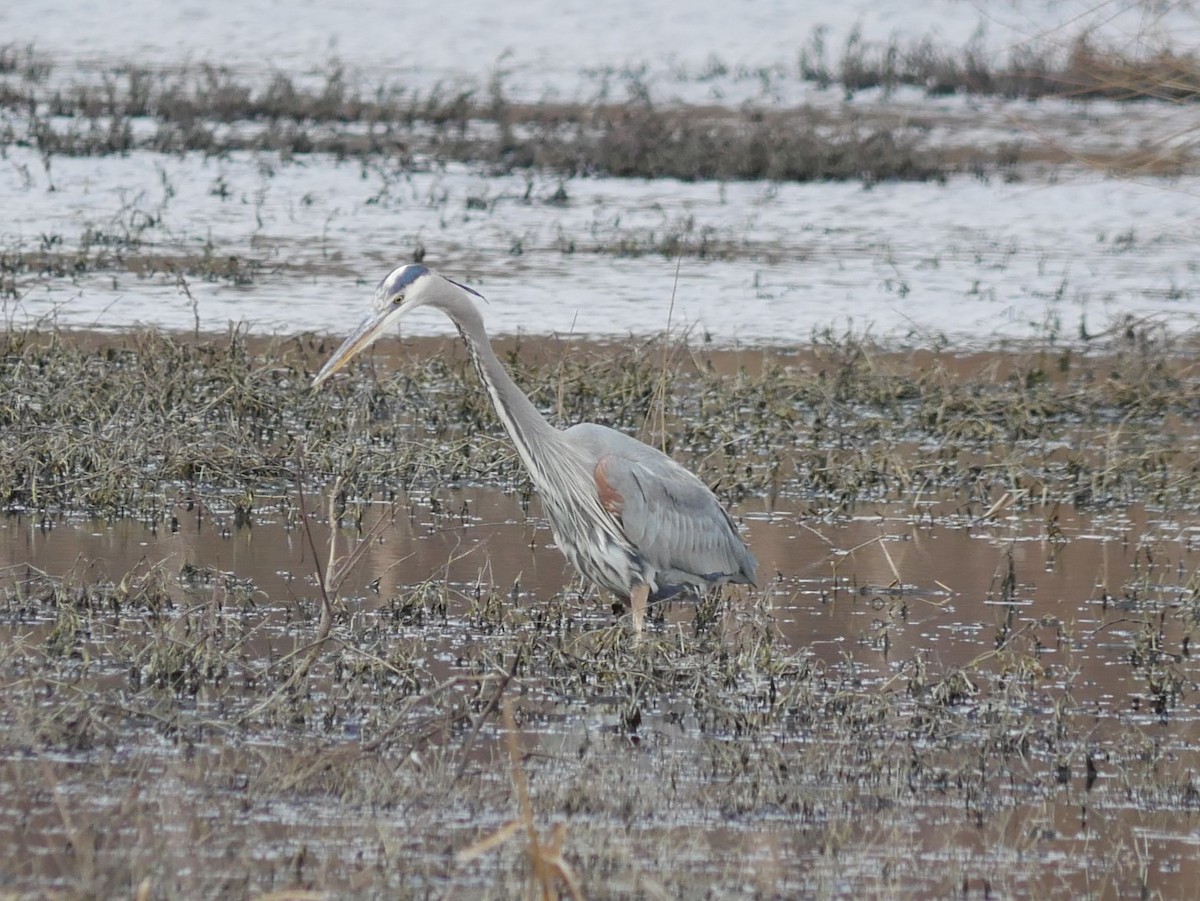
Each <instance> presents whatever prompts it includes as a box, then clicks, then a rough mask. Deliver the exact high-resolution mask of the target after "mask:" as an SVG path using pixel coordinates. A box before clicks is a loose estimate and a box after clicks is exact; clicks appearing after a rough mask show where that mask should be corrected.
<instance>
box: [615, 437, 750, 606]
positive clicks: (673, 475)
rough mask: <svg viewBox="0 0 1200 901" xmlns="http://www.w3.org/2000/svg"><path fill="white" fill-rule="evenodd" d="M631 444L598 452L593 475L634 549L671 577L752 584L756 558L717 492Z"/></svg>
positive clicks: (658, 455)
mask: <svg viewBox="0 0 1200 901" xmlns="http://www.w3.org/2000/svg"><path fill="white" fill-rule="evenodd" d="M618 434H619V433H618ZM623 437H627V436H623ZM628 440H629V441H633V439H628ZM622 443H623V442H622ZM635 444H636V447H631V446H624V447H621V446H618V447H616V448H615V449H613V450H611V451H610V452H608V453H605V454H604V455H603V456H601V457H600V459H599V461H598V462H597V464H596V469H595V476H596V486H597V490H598V491H599V494H600V499H601V502H602V503H603V504H604V505H605V508H606V509H607V510H608V511H609V512H610V513H612V514H613V515H614V516H616V517H617V518H618V520H619V521H620V523H621V527H622V529H623V530H624V531H625V535H626V536H627V537H628V538H629V540H630V542H631V543H632V544H633V545H634V547H636V548H637V550H638V552H639V553H640V554H641V555H642V556H643V557H644V558H645V559H646V560H647V562H649V563H650V564H651V565H653V566H654V567H656V568H657V569H659V570H660V571H663V572H666V573H668V574H671V575H672V576H673V577H674V578H681V577H686V576H692V577H694V578H695V579H696V580H702V581H735V582H749V583H753V582H754V580H755V569H756V564H755V561H754V557H753V556H752V555H751V554H750V552H749V551H748V550H747V549H746V545H745V542H743V541H742V538H741V536H740V535H738V531H737V526H735V525H734V523H733V520H732V519H730V518H729V514H728V513H726V512H725V510H724V508H722V507H721V504H720V502H719V501H718V500H717V498H716V496H715V495H714V494H713V493H712V492H711V491H710V490H709V489H708V487H707V486H706V485H705V484H704V483H703V482H701V481H700V480H699V479H698V478H696V476H694V475H693V474H692V473H690V472H688V470H686V469H684V468H683V467H682V466H680V465H679V464H678V463H676V462H675V461H674V460H672V459H671V458H670V457H668V456H666V455H665V454H662V453H659V452H658V451H655V450H654V449H653V448H650V447H647V446H646V445H643V444H641V443H640V442H635Z"/></svg>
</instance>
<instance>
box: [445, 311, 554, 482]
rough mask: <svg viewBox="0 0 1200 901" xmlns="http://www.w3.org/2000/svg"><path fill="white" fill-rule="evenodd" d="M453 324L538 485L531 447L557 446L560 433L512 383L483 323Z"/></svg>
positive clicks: (506, 428)
mask: <svg viewBox="0 0 1200 901" xmlns="http://www.w3.org/2000/svg"><path fill="white" fill-rule="evenodd" d="M455 325H457V326H458V333H459V334H460V335H462V339H463V343H464V344H466V346H467V352H468V354H469V355H470V357H471V362H472V363H473V364H474V365H475V371H476V372H477V373H478V374H479V380H480V381H481V382H483V386H484V388H485V389H486V390H487V393H488V397H490V398H491V399H492V406H493V407H494V408H495V409H496V415H497V416H498V417H499V418H500V422H501V423H503V425H504V429H505V431H507V432H508V435H509V437H510V438H511V439H512V442H513V444H514V445H515V446H516V448H517V453H518V454H520V456H521V460H522V461H523V462H524V464H525V468H526V469H528V470H529V473H530V475H532V476H533V477H534V481H535V482H539V481H540V479H539V478H538V477H539V476H540V469H539V466H538V463H537V458H536V457H535V456H534V455H533V454H532V453H531V452H530V451H531V448H533V447H535V446H542V447H545V446H547V445H553V444H557V443H558V442H559V441H560V440H561V436H562V433H561V432H559V430H558V429H556V428H555V427H554V426H552V425H551V424H550V423H549V422H547V420H546V417H545V416H543V415H542V413H541V411H540V410H538V408H537V407H535V406H534V405H533V402H532V401H531V400H530V399H529V398H528V397H526V396H525V392H524V391H522V390H521V389H520V388H519V387H517V383H516V382H514V381H513V380H512V376H510V375H509V374H508V370H507V369H505V368H504V364H503V363H501V362H500V358H499V357H497V356H496V351H495V350H493V349H492V345H491V342H490V341H489V340H488V336H487V333H486V332H485V331H484V329H483V324H482V323H477V324H476V323H469V322H458V321H456V322H455ZM472 326H473V327H472Z"/></svg>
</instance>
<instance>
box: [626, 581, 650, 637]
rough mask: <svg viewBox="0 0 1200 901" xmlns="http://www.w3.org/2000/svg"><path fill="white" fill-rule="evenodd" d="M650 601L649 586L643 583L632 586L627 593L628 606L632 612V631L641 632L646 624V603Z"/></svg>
mask: <svg viewBox="0 0 1200 901" xmlns="http://www.w3.org/2000/svg"><path fill="white" fill-rule="evenodd" d="M649 600H650V586H649V585H647V584H646V583H645V582H643V583H642V584H640V585H635V586H633V590H632V591H631V592H629V606H630V608H631V609H632V612H633V631H635V632H641V631H642V627H643V626H644V625H645V623H646V603H647V602H648V601H649Z"/></svg>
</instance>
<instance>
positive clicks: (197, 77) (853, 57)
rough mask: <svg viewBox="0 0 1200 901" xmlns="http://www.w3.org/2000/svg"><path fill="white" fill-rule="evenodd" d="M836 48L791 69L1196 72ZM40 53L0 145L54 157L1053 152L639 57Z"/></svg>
mask: <svg viewBox="0 0 1200 901" xmlns="http://www.w3.org/2000/svg"><path fill="white" fill-rule="evenodd" d="M830 56H831V54H830V53H829V51H828V48H827V47H826V45H825V42H824V39H823V37H822V35H821V33H820V32H818V33H817V34H815V35H814V36H813V38H811V39H810V41H809V42H808V44H807V45H806V46H805V47H804V48H803V49H802V50H801V51H800V53H799V61H798V64H797V73H796V74H797V75H798V76H799V77H800V78H802V79H804V80H807V81H812V82H816V83H817V84H818V85H821V86H826V87H829V86H839V87H841V88H842V89H843V90H844V91H845V93H846V94H847V96H852V95H854V94H856V93H861V92H863V91H864V90H867V89H881V90H882V91H883V92H884V94H885V97H886V96H887V95H890V94H891V92H893V91H895V90H897V89H898V88H901V87H906V86H909V87H913V86H915V87H917V88H920V89H921V90H923V91H925V92H926V93H927V94H928V95H933V96H937V95H941V94H946V93H964V94H970V95H979V94H983V95H999V96H1003V97H1009V98H1025V99H1037V98H1042V97H1051V96H1054V97H1069V98H1071V99H1075V100H1089V99H1106V100H1118V101H1127V100H1145V99H1154V100H1164V101H1169V102H1173V103H1188V102H1191V101H1192V100H1194V99H1195V97H1196V96H1197V85H1198V84H1200V80H1198V79H1197V76H1196V72H1197V65H1196V61H1195V59H1194V58H1192V57H1189V56H1182V55H1174V54H1172V53H1170V52H1167V51H1163V52H1161V53H1159V54H1157V55H1153V56H1147V55H1141V56H1131V55H1123V54H1121V53H1120V52H1119V51H1118V50H1108V49H1103V48H1098V47H1096V46H1095V45H1094V44H1093V43H1090V42H1089V41H1088V40H1087V39H1086V38H1080V39H1078V40H1077V41H1076V42H1074V43H1073V44H1072V45H1071V47H1070V49H1069V51H1068V52H1065V53H1063V52H1060V51H1059V50H1058V49H1056V48H1048V49H1046V50H1043V51H1032V50H1027V51H1022V52H1017V53H1014V54H1013V56H1012V58H1011V59H1009V60H1008V61H1007V62H1006V63H1000V62H997V61H996V60H993V59H990V58H987V57H986V56H985V55H984V54H982V53H981V52H980V51H979V50H978V49H976V48H970V47H968V48H966V49H965V50H963V51H961V52H959V51H954V52H951V51H946V50H942V49H939V48H937V47H935V46H934V45H933V44H931V43H930V42H928V41H926V42H923V43H919V44H916V45H913V46H911V47H900V46H899V45H897V44H896V43H895V42H894V41H893V42H891V43H889V44H881V45H873V44H868V43H867V42H864V41H863V40H862V39H861V37H860V36H858V35H857V33H855V34H852V35H851V36H850V38H849V39H848V41H847V44H846V46H845V47H844V48H843V49H842V51H841V53H840V55H839V56H838V57H837V58H836V59H830V58H829V57H830ZM43 64H44V63H43V62H41V61H39V58H38V57H37V54H36V52H35V51H33V50H30V49H28V48H24V49H22V48H13V47H11V46H6V47H0V113H3V115H2V116H0V146H7V145H15V146H28V147H33V148H35V149H36V150H38V152H39V153H40V154H41V156H42V158H43V159H44V160H50V159H52V158H53V157H55V156H60V155H65V156H95V155H105V154H126V153H129V152H131V151H133V150H149V151H153V152H158V153H189V152H199V153H204V154H223V153H230V152H234V151H242V150H260V151H270V152H274V153H278V154H279V155H280V157H281V158H282V159H284V160H287V159H291V158H293V157H295V156H297V155H308V154H313V153H322V154H329V155H332V156H334V157H336V158H338V159H346V158H352V159H363V160H367V159H372V158H378V157H394V158H396V159H399V160H401V161H404V162H405V163H406V164H407V165H421V166H428V165H437V164H438V163H444V162H448V161H458V162H468V163H473V164H480V165H483V166H485V167H487V168H488V169H489V170H490V171H493V172H497V173H499V172H512V171H515V170H521V169H529V168H537V169H541V170H546V171H550V172H555V173H558V174H560V175H562V176H563V177H568V176H575V175H593V174H598V175H612V176H629V177H639V178H662V177H669V178H680V179H685V180H694V179H725V180H729V179H772V180H781V181H809V180H825V179H837V180H842V179H849V180H865V181H867V182H874V181H880V180H885V179H919V180H927V179H941V178H945V177H947V176H949V175H951V174H953V173H955V172H958V171H973V172H975V173H977V174H979V173H985V174H986V173H987V172H991V171H993V170H996V171H1007V172H1011V171H1012V168H1013V166H1014V165H1016V164H1017V163H1019V162H1021V161H1022V160H1023V159H1025V158H1028V159H1030V160H1033V161H1043V162H1044V161H1045V153H1044V150H1039V148H1038V147H1037V146H1033V145H1036V144H1037V142H1031V146H1030V147H1029V148H1025V147H1023V146H1019V145H1013V144H1009V145H1006V146H991V145H987V146H980V147H974V148H972V149H971V153H970V154H969V155H964V154H963V153H962V152H961V151H956V152H955V153H954V154H945V153H943V152H942V151H941V150H940V149H939V148H937V147H931V146H930V145H929V143H928V142H927V140H926V138H927V132H928V131H929V129H930V128H931V127H932V125H933V121H934V120H933V119H931V118H929V117H914V116H912V115H911V114H908V113H903V114H897V113H894V112H889V110H888V109H887V105H886V104H884V105H881V106H877V107H873V106H871V105H870V104H868V105H866V106H861V105H860V106H846V107H842V108H829V109H818V108H815V107H810V106H802V107H799V108H795V109H786V110H781V109H778V108H777V107H774V106H773V105H770V104H768V105H765V106H763V107H761V108H759V107H755V106H747V107H744V108H728V107H701V106H680V105H677V104H665V103H662V102H657V101H656V100H655V99H654V98H653V96H652V92H651V91H650V90H649V88H648V87H647V86H646V85H645V84H644V83H642V82H641V81H640V80H639V78H638V76H637V75H636V74H629V75H628V76H627V78H628V84H627V85H626V93H627V94H628V99H626V100H625V101H624V102H614V101H612V100H611V99H610V97H611V94H612V93H613V92H612V90H611V89H610V87H608V86H606V87H605V88H604V89H603V90H600V91H599V95H598V99H597V100H596V101H594V102H590V103H575V104H555V103H536V104H530V103H518V102H514V101H512V100H510V99H509V98H508V97H507V96H506V94H505V90H504V81H503V77H502V75H500V74H497V75H496V76H494V77H493V79H492V80H491V82H490V84H489V85H487V86H486V87H484V86H466V87H463V86H435V87H434V88H432V89H430V90H429V91H428V92H425V93H421V92H418V91H415V90H413V89H411V88H408V87H405V86H403V85H398V84H387V83H385V84H377V85H370V84H368V83H366V82H364V81H363V79H362V78H361V77H360V76H353V75H351V74H350V73H348V72H347V71H346V69H345V68H344V67H342V66H340V65H336V64H335V65H331V66H330V67H329V68H328V70H327V71H326V72H324V74H323V77H321V78H318V79H316V80H313V79H308V80H305V81H298V80H296V79H293V78H292V77H290V76H288V75H286V74H284V73H277V74H275V75H274V76H273V77H272V78H271V79H270V80H269V81H266V82H263V83H251V82H247V81H244V80H240V79H239V76H238V75H237V74H236V73H234V72H232V71H231V70H229V69H226V68H222V67H220V66H214V65H208V64H199V65H190V66H187V67H185V68H184V69H182V70H175V71H170V72H167V71H161V72H160V71H152V70H149V69H146V68H143V67H139V66H136V65H128V66H123V67H121V68H120V69H117V70H114V71H111V72H107V73H103V74H102V75H101V76H100V77H99V79H98V80H97V79H96V78H94V77H93V78H86V77H84V78H81V80H80V81H79V83H77V84H74V85H65V86H64V85H63V83H62V82H61V80H60V81H56V86H54V87H53V88H51V87H49V86H48V85H49V83H48V81H47V79H46V78H45V74H46V73H45V72H43V71H41V70H39V68H38V67H39V66H40V65H43ZM724 68H725V67H724V66H722V65H718V66H717V69H724ZM698 77H703V76H698ZM746 77H755V76H754V73H747V74H746ZM1169 156H1170V157H1171V165H1172V166H1174V167H1175V169H1177V170H1178V169H1181V168H1185V167H1186V166H1188V165H1189V164H1190V161H1191V155H1190V152H1189V150H1188V148H1187V147H1184V146H1182V145H1179V143H1178V142H1175V144H1174V145H1173V146H1172V148H1171V153H1170V154H1169ZM1159 162H1160V163H1161V160H1160V161H1159ZM1106 165H1113V166H1119V165H1121V162H1120V161H1119V160H1110V161H1109V162H1108V163H1107V164H1106ZM1129 165H1132V164H1129Z"/></svg>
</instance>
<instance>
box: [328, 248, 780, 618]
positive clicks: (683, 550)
mask: <svg viewBox="0 0 1200 901" xmlns="http://www.w3.org/2000/svg"><path fill="white" fill-rule="evenodd" d="M472 296H474V297H478V298H480V299H482V298H483V295H482V294H480V293H479V292H477V291H473V290H472V289H470V288H468V287H467V286H466V285H460V284H459V283H458V282H455V281H452V280H450V279H448V278H446V277H445V276H443V275H440V274H438V273H437V272H434V271H433V270H432V269H428V268H426V267H425V266H418V265H407V266H400V267H398V268H396V269H393V270H392V271H391V272H390V273H388V275H387V276H386V277H385V278H384V279H383V281H381V282H380V283H379V287H378V288H376V289H375V298H374V301H373V303H372V309H371V312H370V313H368V314H367V316H366V317H365V318H364V319H363V321H362V322H361V323H360V324H359V326H358V328H356V329H355V330H354V333H353V334H351V335H350V337H349V338H347V339H346V340H345V342H343V344H342V346H341V347H339V348H338V349H337V350H336V351H335V352H334V354H333V356H332V357H330V358H329V361H328V362H327V363H326V364H325V365H324V366H323V367H322V368H321V371H320V372H318V373H317V376H316V378H315V379H313V387H314V388H315V387H316V386H318V385H320V384H321V383H322V382H323V381H325V380H326V379H327V378H329V377H330V376H331V375H333V374H334V373H335V372H337V371H338V370H339V369H341V368H342V367H343V366H345V365H346V363H348V362H349V361H350V360H351V358H353V357H354V355H355V354H357V353H358V352H359V351H361V350H363V349H364V348H366V347H368V346H370V344H371V343H372V342H374V341H375V340H376V339H377V338H379V336H380V335H382V334H383V333H384V332H385V331H387V330H388V328H389V327H390V326H391V325H392V324H393V323H395V322H396V321H397V320H399V319H400V318H401V317H402V316H405V315H407V314H408V313H410V312H411V311H413V310H415V309H417V308H418V307H426V306H427V307H433V308H434V309H437V310H441V311H442V312H443V313H445V314H446V315H447V316H449V317H450V319H451V320H452V321H453V322H454V324H455V326H457V328H458V332H459V334H460V335H461V336H462V339H463V343H465V344H466V346H467V353H468V355H469V356H470V358H471V362H472V363H473V364H474V365H475V370H476V372H478V373H479V380H480V381H481V382H483V387H484V388H485V389H486V390H487V393H488V396H489V397H491V399H492V404H493V405H494V406H495V408H496V414H497V415H498V416H499V417H500V421H501V422H502V423H503V424H504V428H505V429H506V430H507V431H508V435H509V437H510V438H511V439H512V442H513V444H514V445H515V446H516V448H517V453H518V454H519V455H520V457H521V460H522V461H523V462H524V464H525V468H526V469H527V470H529V475H530V478H531V479H532V480H533V484H534V486H535V487H536V488H537V490H538V493H539V495H540V496H541V499H542V506H543V508H544V509H545V512H546V518H547V519H549V520H550V528H551V530H552V531H553V532H554V540H555V541H556V542H557V543H558V546H559V548H560V549H561V550H562V552H563V554H565V555H566V557H567V559H568V560H570V561H571V563H572V564H573V565H574V566H575V568H576V569H577V570H579V572H580V573H582V574H583V575H584V577H586V578H587V579H590V580H591V581H592V582H594V583H595V584H596V585H598V586H600V587H601V588H607V589H608V590H610V591H612V592H614V593H615V594H617V595H618V596H619V597H620V598H621V599H622V600H623V601H625V602H626V603H627V604H629V606H630V607H631V609H632V613H633V622H634V626H635V628H637V629H639V630H640V629H641V628H642V621H643V619H644V617H645V612H646V605H647V602H649V601H652V600H660V599H663V598H668V597H671V596H673V595H675V594H677V593H679V592H680V591H683V590H686V589H691V590H693V591H699V592H702V591H704V590H706V589H708V588H709V587H711V586H713V585H718V584H721V583H724V582H740V583H743V584H750V585H753V584H754V581H755V570H756V569H757V563H756V562H755V559H754V555H753V554H751V553H750V551H749V549H748V548H747V547H746V544H745V542H744V541H743V540H742V538H741V536H740V535H739V534H738V530H737V527H736V526H735V525H734V524H733V520H732V519H730V518H729V514H728V513H726V512H725V510H724V508H722V507H721V504H720V502H719V501H718V500H717V498H716V496H714V495H713V493H712V492H711V491H709V489H708V488H707V486H705V484H704V483H703V482H701V481H700V480H699V479H698V478H696V476H694V475H692V473H690V472H688V471H687V470H686V469H684V468H683V467H682V466H680V465H679V464H678V463H676V462H675V461H674V460H672V459H671V458H670V457H668V456H667V455H666V454H664V453H662V452H661V451H659V450H656V449H655V448H653V447H650V446H648V445H646V444H643V443H642V442H641V441H638V440H637V439H636V438H631V437H630V436H628V435H625V434H622V433H621V432H617V431H614V430H613V429H610V428H608V427H606V426H602V425H595V424H594V423H590V422H584V423H580V424H579V425H575V426H571V427H570V428H568V429H566V430H565V431H560V430H559V429H556V428H555V427H554V426H552V425H551V424H550V423H549V422H547V421H546V419H545V417H543V416H542V414H541V413H540V412H538V409H537V407H535V406H534V405H533V403H532V402H531V401H530V400H529V398H528V397H526V396H525V395H524V394H523V393H522V391H521V389H520V388H518V387H517V385H516V383H515V382H513V380H512V378H510V377H509V374H508V372H507V371H505V369H504V366H503V365H502V364H501V363H500V360H499V359H498V358H497V357H496V352H495V351H494V350H493V349H492V345H491V343H490V342H489V340H488V336H487V331H486V330H485V329H484V327H483V316H482V315H481V314H480V312H479V307H478V306H476V304H475V302H474V301H473V300H472V299H471V297H472Z"/></svg>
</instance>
